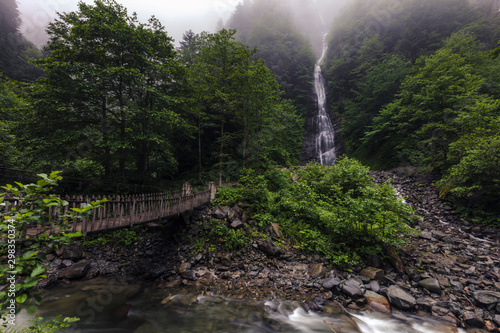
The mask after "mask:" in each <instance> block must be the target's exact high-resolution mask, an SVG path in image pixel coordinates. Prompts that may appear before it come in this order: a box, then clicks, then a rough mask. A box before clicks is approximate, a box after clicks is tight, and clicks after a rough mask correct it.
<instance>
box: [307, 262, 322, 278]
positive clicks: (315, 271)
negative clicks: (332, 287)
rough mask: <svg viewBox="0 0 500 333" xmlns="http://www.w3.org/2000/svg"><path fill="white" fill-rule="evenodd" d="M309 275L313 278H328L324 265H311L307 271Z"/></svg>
mask: <svg viewBox="0 0 500 333" xmlns="http://www.w3.org/2000/svg"><path fill="white" fill-rule="evenodd" d="M307 274H309V276H312V277H321V278H324V277H325V276H326V269H325V267H324V266H323V265H322V264H310V265H309V267H308V269H307Z"/></svg>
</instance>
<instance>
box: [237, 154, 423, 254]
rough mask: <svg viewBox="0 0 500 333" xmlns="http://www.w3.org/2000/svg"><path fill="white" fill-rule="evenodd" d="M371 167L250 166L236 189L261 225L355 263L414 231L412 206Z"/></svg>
mask: <svg viewBox="0 0 500 333" xmlns="http://www.w3.org/2000/svg"><path fill="white" fill-rule="evenodd" d="M368 171H369V170H368V168H367V167H365V166H363V165H361V164H360V163H359V162H358V161H356V160H354V159H350V158H341V159H339V160H338V162H337V164H336V165H334V166H322V165H318V164H309V165H307V166H306V167H304V168H302V167H298V168H294V169H291V170H274V171H269V172H266V173H265V174H264V175H258V174H256V173H255V172H253V171H249V172H247V173H246V174H245V175H244V176H243V177H242V179H241V181H240V185H239V186H238V188H237V190H238V192H239V193H240V198H241V199H242V200H245V201H248V203H249V204H250V208H251V210H252V213H253V216H254V218H256V219H257V220H258V224H259V225H260V226H262V227H266V226H267V225H269V223H271V222H275V223H278V224H279V225H280V226H281V230H282V232H283V235H284V237H285V238H286V239H287V242H288V243H289V244H290V245H292V246H295V247H297V248H300V249H302V250H305V251H308V252H312V253H318V254H323V255H325V256H327V257H328V258H329V259H330V261H331V262H332V263H334V264H343V263H349V264H353V263H356V262H358V261H359V259H360V258H361V257H362V256H363V255H365V254H367V253H370V252H381V249H382V245H383V244H391V245H399V244H401V243H403V242H404V237H402V236H404V235H410V234H412V233H415V232H416V231H414V230H413V229H412V228H411V227H410V226H409V224H411V222H412V220H413V219H414V212H413V210H412V208H411V207H409V206H407V205H405V204H403V203H402V202H401V201H399V200H398V199H397V198H396V196H395V190H394V188H393V187H392V186H391V185H390V184H388V183H385V184H382V185H377V184H375V182H374V180H373V178H372V177H371V176H370V175H369V173H368ZM234 195H236V194H234Z"/></svg>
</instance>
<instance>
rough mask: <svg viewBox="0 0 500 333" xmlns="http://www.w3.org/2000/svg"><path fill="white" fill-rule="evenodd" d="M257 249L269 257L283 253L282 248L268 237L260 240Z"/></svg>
mask: <svg viewBox="0 0 500 333" xmlns="http://www.w3.org/2000/svg"><path fill="white" fill-rule="evenodd" d="M258 247H259V250H261V251H262V252H264V253H265V254H267V255H268V256H271V257H278V256H280V255H281V254H283V250H282V249H281V248H280V247H279V246H278V245H276V244H274V242H273V240H272V239H271V238H270V237H269V238H267V239H266V240H265V241H261V242H259V244H258Z"/></svg>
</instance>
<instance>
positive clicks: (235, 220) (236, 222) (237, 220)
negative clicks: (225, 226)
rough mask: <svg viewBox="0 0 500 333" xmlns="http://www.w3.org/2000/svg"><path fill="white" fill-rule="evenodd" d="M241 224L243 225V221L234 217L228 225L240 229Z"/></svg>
mask: <svg viewBox="0 0 500 333" xmlns="http://www.w3.org/2000/svg"><path fill="white" fill-rule="evenodd" d="M243 226H244V224H243V222H241V220H240V219H238V218H236V219H234V220H233V222H231V225H230V227H231V228H233V229H241V228H243Z"/></svg>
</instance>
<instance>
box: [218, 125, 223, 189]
mask: <svg viewBox="0 0 500 333" xmlns="http://www.w3.org/2000/svg"><path fill="white" fill-rule="evenodd" d="M220 132H221V134H220V153H219V186H222V155H223V152H224V120H222V122H221V131H220Z"/></svg>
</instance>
